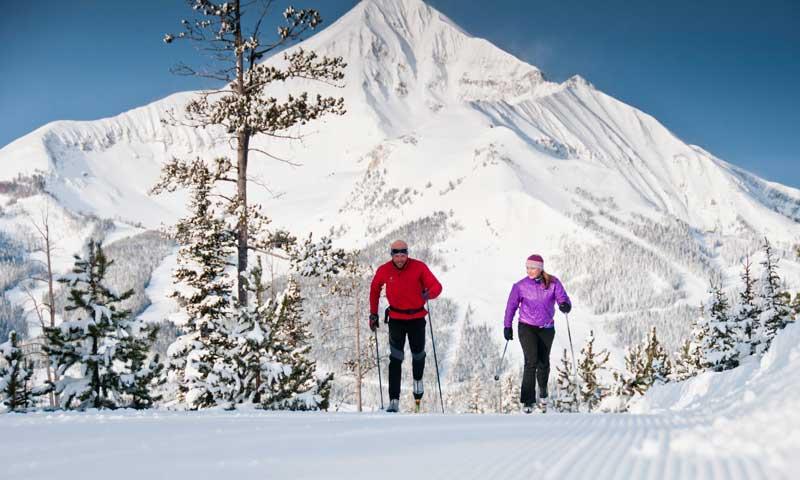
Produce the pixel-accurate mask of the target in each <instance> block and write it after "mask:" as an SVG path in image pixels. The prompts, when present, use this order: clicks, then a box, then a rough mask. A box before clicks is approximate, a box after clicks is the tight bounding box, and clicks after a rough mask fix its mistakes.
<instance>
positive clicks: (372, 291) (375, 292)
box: [369, 268, 386, 314]
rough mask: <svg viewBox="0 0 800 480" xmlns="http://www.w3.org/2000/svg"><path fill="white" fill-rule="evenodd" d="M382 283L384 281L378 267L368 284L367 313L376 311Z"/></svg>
mask: <svg viewBox="0 0 800 480" xmlns="http://www.w3.org/2000/svg"><path fill="white" fill-rule="evenodd" d="M384 283H386V281H385V280H384V278H383V271H382V270H381V269H380V268H378V270H377V271H376V272H375V276H374V277H372V283H371V284H370V286H369V313H375V314H377V313H378V300H380V298H381V288H383V284H384Z"/></svg>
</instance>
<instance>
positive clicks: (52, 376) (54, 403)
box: [44, 218, 58, 408]
mask: <svg viewBox="0 0 800 480" xmlns="http://www.w3.org/2000/svg"><path fill="white" fill-rule="evenodd" d="M44 232H45V235H44V244H45V250H44V251H45V255H46V256H47V311H48V312H49V313H50V328H55V326H56V300H55V294H54V293H53V262H52V256H51V251H52V249H51V246H50V221H49V218H48V220H45V222H44ZM45 338H47V337H45ZM45 341H46V340H45ZM46 358H47V360H46V361H45V365H46V366H47V380H48V381H51V382H57V381H58V373H57V372H54V371H52V366H51V365H50V356H49V355H47V356H46ZM48 396H49V397H50V407H51V408H57V407H58V397H56V394H55V392H53V391H51V392H50V393H49V395H48Z"/></svg>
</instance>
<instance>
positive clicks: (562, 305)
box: [558, 302, 572, 313]
mask: <svg viewBox="0 0 800 480" xmlns="http://www.w3.org/2000/svg"><path fill="white" fill-rule="evenodd" d="M558 309H559V310H561V311H562V312H563V313H569V312H570V310H572V305H570V303H569V302H564V303H559V304H558Z"/></svg>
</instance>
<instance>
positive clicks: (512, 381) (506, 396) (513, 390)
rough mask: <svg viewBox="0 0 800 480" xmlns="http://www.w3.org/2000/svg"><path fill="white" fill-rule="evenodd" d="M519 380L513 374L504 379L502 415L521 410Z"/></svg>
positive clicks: (501, 401) (501, 403)
mask: <svg viewBox="0 0 800 480" xmlns="http://www.w3.org/2000/svg"><path fill="white" fill-rule="evenodd" d="M519 385H520V382H519V378H518V376H517V375H514V374H513V373H508V374H506V375H505V376H504V377H503V380H502V385H501V387H500V413H514V412H516V411H517V410H519Z"/></svg>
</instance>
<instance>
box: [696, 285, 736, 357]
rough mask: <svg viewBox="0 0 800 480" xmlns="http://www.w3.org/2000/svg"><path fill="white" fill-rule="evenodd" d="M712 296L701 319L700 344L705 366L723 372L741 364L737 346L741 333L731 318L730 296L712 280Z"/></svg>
mask: <svg viewBox="0 0 800 480" xmlns="http://www.w3.org/2000/svg"><path fill="white" fill-rule="evenodd" d="M710 293H711V298H710V299H709V303H708V305H707V307H706V308H705V311H706V312H708V313H707V315H705V316H703V317H702V318H701V320H700V325H701V328H702V329H703V332H704V334H703V340H702V343H701V344H700V348H701V351H702V365H703V368H707V369H711V370H714V371H715V372H721V371H724V370H729V369H731V368H735V367H737V366H738V365H739V351H738V348H737V347H736V343H737V339H738V338H740V334H739V332H738V331H737V329H736V325H735V323H734V322H732V321H731V319H730V309H729V305H728V298H727V296H726V295H725V292H723V291H722V288H721V287H720V286H719V285H718V284H715V283H713V282H712V284H711V289H710Z"/></svg>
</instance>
